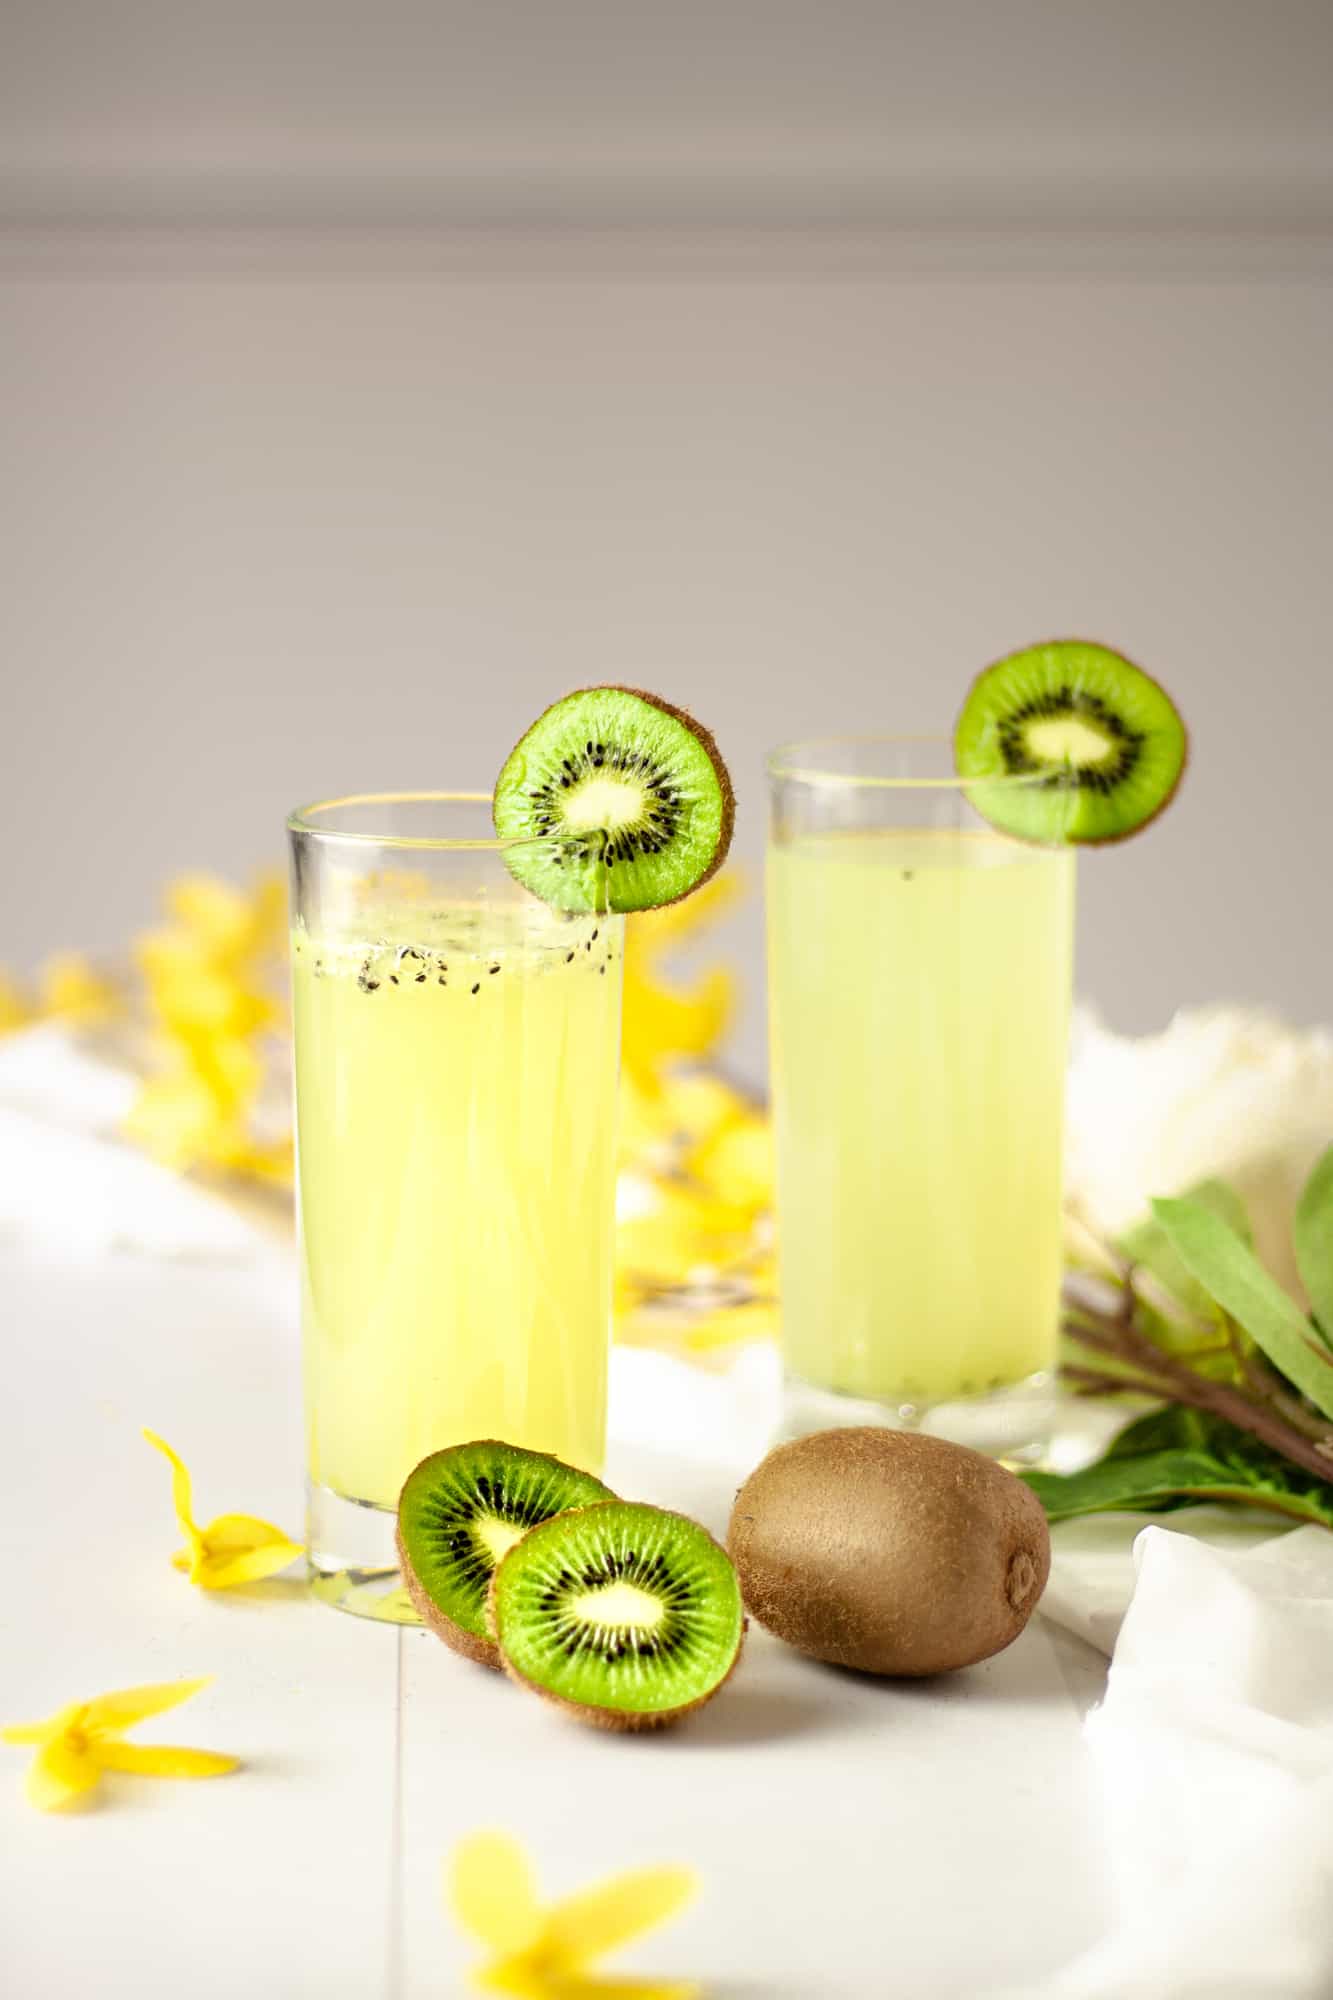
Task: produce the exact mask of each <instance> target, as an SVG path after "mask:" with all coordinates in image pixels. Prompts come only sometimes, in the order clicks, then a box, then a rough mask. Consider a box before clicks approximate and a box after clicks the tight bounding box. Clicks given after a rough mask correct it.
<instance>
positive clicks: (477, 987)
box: [472, 980, 481, 993]
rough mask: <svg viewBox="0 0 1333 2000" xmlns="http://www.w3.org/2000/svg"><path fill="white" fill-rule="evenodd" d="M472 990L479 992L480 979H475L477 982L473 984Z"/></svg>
mask: <svg viewBox="0 0 1333 2000" xmlns="http://www.w3.org/2000/svg"><path fill="white" fill-rule="evenodd" d="M472 991H473V992H474V993H480V991H481V981H480V980H478V981H477V984H476V985H475V986H474V987H473V989H472Z"/></svg>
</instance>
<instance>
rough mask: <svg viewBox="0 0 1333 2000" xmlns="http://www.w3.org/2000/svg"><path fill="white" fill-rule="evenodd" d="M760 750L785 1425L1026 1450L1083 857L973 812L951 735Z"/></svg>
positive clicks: (1031, 1431)
mask: <svg viewBox="0 0 1333 2000" xmlns="http://www.w3.org/2000/svg"><path fill="white" fill-rule="evenodd" d="M768 770H769V781H770V799H771V824H770V837H769V850H768V949H769V994H770V1010H771V1026H772V1043H773V1054H772V1066H773V1084H774V1097H775V1106H776V1118H777V1139H778V1203H779V1217H778V1225H779V1226H778V1237H779V1257H780V1268H781V1296H782V1338H783V1349H784V1361H785V1370H786V1381H787V1397H786V1425H787V1429H788V1430H789V1432H799V1431H801V1430H810V1429H815V1428H819V1427H822V1426H823V1425H825V1424H838V1423H876V1422H878V1423H886V1424H890V1425H894V1426H900V1427H920V1428H923V1429H927V1430H931V1431H935V1432H937V1433H939V1434H941V1435H944V1436H949V1437H953V1438H955V1439H957V1440H958V1441H960V1442H962V1443H966V1444H972V1445H975V1446H977V1447H978V1448H980V1449H983V1450H989V1451H993V1452H996V1453H999V1454H1003V1455H1007V1456H1013V1457H1030V1456H1034V1455H1036V1454H1037V1453H1038V1452H1039V1451H1040V1449H1041V1448H1042V1446H1043V1444H1044V1442H1045V1440H1046V1436H1047V1434H1048V1431H1049V1423H1050V1401H1051V1396H1050V1391H1051V1381H1052V1371H1053V1368H1054V1362H1055V1351H1056V1335H1057V1327H1058V1311H1059V1287H1060V1275H1061V1138H1062V1130H1063V1113H1064V1081H1065V1065H1066V1055H1067V1041H1068V1024H1069V1006H1070V992H1071V985H1072V961H1073V938H1074V859H1073V855H1072V853H1071V852H1070V851H1069V850H1068V849H1057V848H1043V847H1034V846H1028V845H1025V844H1024V843H1022V842H1019V841H1015V840H1012V839H1009V838H1007V837H1006V836H1005V835H1003V834H1000V833H997V832H996V831H995V830H994V828H993V827H991V826H989V825H988V824H987V823H986V822H985V821H984V820H982V819H981V818H980V816H979V815H978V814H977V813H975V812H974V811H973V809H972V807H971V806H970V805H969V803H968V793H967V787H966V786H965V784H964V783H963V782H962V781H961V780H960V779H959V778H958V777H957V776H956V774H955V773H954V772H953V770H952V769H951V760H950V757H949V752H948V746H947V745H945V744H939V745H935V744H932V743H929V742H914V741H910V740H908V741H904V740H901V739H891V738H873V737H860V738H858V737H845V738H830V739H826V740H824V741H817V742H809V743H797V744H792V745H789V746H788V747H787V748H785V749H782V750H778V751H775V752H774V753H773V754H772V756H771V757H770V758H769V763H768ZM990 782H991V785H992V788H993V785H994V783H995V782H996V781H990ZM999 782H1003V783H1006V784H1008V783H1014V784H1027V783H1031V782H1033V781H1032V780H1030V779H1027V778H1020V779H1014V780H1002V781H999ZM1037 782H1040V781H1039V780H1038V781H1037Z"/></svg>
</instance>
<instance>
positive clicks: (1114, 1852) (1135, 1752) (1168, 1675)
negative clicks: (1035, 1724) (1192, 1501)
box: [1009, 1526, 1333, 2000]
mask: <svg viewBox="0 0 1333 2000" xmlns="http://www.w3.org/2000/svg"><path fill="white" fill-rule="evenodd" d="M1134 1565H1135V1569H1136V1572H1137V1575H1136V1581H1135V1585H1134V1591H1133V1596H1132V1599H1131V1601H1130V1605H1129V1609H1128V1611H1127V1612H1126V1614H1125V1618H1124V1623H1123V1625H1122V1627H1121V1630H1120V1636H1119V1639H1118V1640H1117V1642H1116V1648H1115V1653H1114V1656H1113V1659H1112V1662H1111V1670H1110V1676H1109V1680H1108V1685H1107V1693H1106V1700H1105V1702H1104V1703H1103V1704H1102V1706H1101V1707H1100V1708H1099V1709H1097V1710H1096V1711H1095V1712H1094V1713H1093V1714H1092V1715H1091V1716H1090V1717H1089V1720H1088V1722H1087V1725H1086V1737H1087V1742H1088V1748H1089V1752H1090V1755H1091V1758H1092V1763H1093V1767H1094V1773H1095V1780H1096V1783H1097V1786H1098V1790H1099V1792H1100V1795H1101V1799H1102V1806H1103V1814H1104V1825H1105V1831H1106V1840H1107V1851H1108V1855H1109V1857H1110V1867H1111V1874H1112V1883H1113V1892H1114V1897H1115V1901H1116V1904H1117V1909H1118V1922H1117V1924H1116V1926H1115V1928H1114V1929H1113V1930H1112V1932H1111V1934H1110V1935H1109V1936H1108V1937H1107V1938H1106V1939H1105V1940H1104V1941H1103V1942H1102V1943H1101V1944H1099V1945H1098V1946H1096V1947H1095V1948H1094V1949H1093V1950H1092V1951H1090V1952H1088V1953H1087V1954H1085V1955H1084V1956H1083V1957H1082V1958H1080V1959H1079V1960H1078V1961H1077V1963H1076V1964H1074V1965H1071V1966H1069V1967H1067V1968H1065V1969H1064V1970H1063V1971H1062V1972H1061V1973H1060V1974H1058V1975H1057V1976H1056V1978H1055V1979H1054V1980H1052V1981H1050V1982H1049V1983H1048V1984H1047V1985H1046V1986H1044V1987H1043V1988H1042V1989H1041V1991H1040V1993H1039V1994H1033V1993H1032V1992H1031V1991H1027V1992H1024V1993H1023V1994H1021V1995H1019V1994H1017V1993H1015V1994H1011V1995H1010V1996H1009V2000H1269V1996H1272V2000H1327V1996H1328V1995H1330V1994H1333V1536H1330V1535H1329V1534H1328V1533H1327V1531H1326V1530H1324V1529H1322V1528H1318V1527H1315V1526H1307V1527H1302V1528H1298V1529H1296V1530H1295V1531H1293V1532H1291V1533H1289V1534H1284V1535H1279V1536H1277V1537H1275V1538H1270V1539H1268V1540H1266V1541H1264V1542H1262V1543H1261V1544H1259V1545H1258V1546H1252V1547H1250V1548H1220V1547H1215V1546H1210V1545H1209V1544H1207V1543H1205V1542H1202V1541H1199V1540H1196V1539H1195V1538H1193V1537H1192V1536H1190V1535H1184V1534H1181V1533H1178V1532H1176V1531H1174V1530H1172V1529H1167V1528H1164V1527H1160V1526H1153V1527H1147V1528H1144V1529H1143V1530H1142V1531H1141V1532H1140V1534H1139V1535H1138V1537H1137V1539H1136V1541H1135V1543H1134Z"/></svg>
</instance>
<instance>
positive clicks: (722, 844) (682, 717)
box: [605, 681, 736, 910]
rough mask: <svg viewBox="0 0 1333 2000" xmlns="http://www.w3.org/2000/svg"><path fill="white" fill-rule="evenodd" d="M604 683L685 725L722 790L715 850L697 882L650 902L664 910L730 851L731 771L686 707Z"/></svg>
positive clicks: (733, 824)
mask: <svg viewBox="0 0 1333 2000" xmlns="http://www.w3.org/2000/svg"><path fill="white" fill-rule="evenodd" d="M605 685H606V686H607V687H609V688H612V689H613V690H614V691H615V693H617V694H632V695H637V696H638V698H639V700H640V701H650V702H651V703H652V705H653V707H654V708H660V709H662V710H663V711H664V712H665V713H666V714H667V715H673V716H674V717H675V719H676V721H677V722H679V723H681V724H682V725H683V726H684V727H685V728H686V729H688V730H689V732H690V734H691V735H692V736H696V737H697V738H698V740H699V742H700V744H701V745H702V747H703V749H704V750H705V751H706V752H707V755H708V761H709V763H710V764H711V765H712V767H713V771H714V774H715V775H716V778H717V783H718V790H719V791H720V792H721V794H722V827H721V831H720V832H719V834H718V837H717V851H716V853H715V854H714V855H713V858H712V860H711V861H710V862H709V864H708V866H707V868H705V869H704V872H703V874H702V875H701V876H700V877H699V879H698V881H697V882H692V883H691V884H690V886H689V888H688V889H682V890H681V892H680V894H679V895H678V896H671V897H668V899H667V901H666V902H665V903H658V904H656V905H655V906H654V907H655V908H657V909H659V910H668V909H670V907H671V905H672V904H673V903H683V902H684V901H685V898H686V897H687V896H692V895H693V894H694V892H695V890H696V889H702V888H703V885H704V883H705V882H711V881H712V879H713V877H714V875H716V873H717V871H718V869H719V868H720V867H721V866H722V863H723V862H724V861H725V860H726V858H727V856H728V854H729V853H730V852H731V837H732V835H733V834H734V833H735V831H736V792H735V787H734V786H733V785H732V782H731V773H730V771H729V770H728V769H727V767H726V765H725V763H724V762H723V761H722V752H721V751H720V750H719V749H718V747H717V738H716V737H715V736H714V735H713V732H712V730H711V729H705V728H704V726H703V724H702V722H698V721H696V720H695V718H694V716H692V715H691V714H690V712H689V710H688V709H687V708H678V707H677V706H676V704H675V702H673V701H664V700H663V698H662V696H661V695H660V694H652V693H650V692H649V690H648V689H647V688H632V687H625V686H624V685H623V684H622V683H621V682H619V681H607V682H606V683H605Z"/></svg>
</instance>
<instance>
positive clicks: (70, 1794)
mask: <svg viewBox="0 0 1333 2000" xmlns="http://www.w3.org/2000/svg"><path fill="white" fill-rule="evenodd" d="M100 1776H101V1773H100V1772H99V1770H98V1767H97V1765H96V1764H95V1763H94V1761H93V1759H92V1758H91V1757H90V1756H88V1754H87V1752H86V1751H84V1750H82V1749H79V1748H78V1747H76V1745H75V1744H74V1743H72V1742H70V1741H68V1740H67V1739H66V1738H65V1737H63V1736H56V1737H53V1738H52V1740H51V1741H50V1742H49V1743H44V1744H43V1745H42V1747H41V1749H40V1750H39V1751H38V1752H37V1755H36V1756H35V1757H34V1758H33V1760H32V1762H31V1764H29V1766H28V1775H27V1778H26V1780H25V1781H24V1790H25V1792H26V1793H27V1795H28V1803H29V1805H34V1806H36V1808H37V1810H38V1812H60V1811H61V1810H62V1809H63V1808H64V1807H65V1806H70V1805H73V1804H74V1801H75V1800H76V1799H80V1798H83V1797H84V1796H85V1794H86V1793H88V1792H90V1791H92V1789H93V1787H94V1786H95V1785H96V1784H97V1782H98V1779H99V1777H100Z"/></svg>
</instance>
